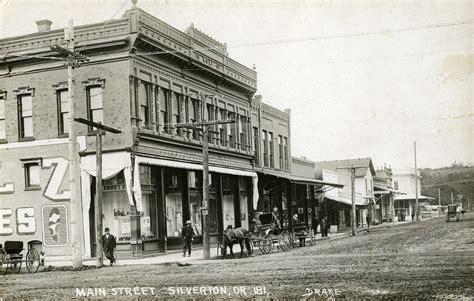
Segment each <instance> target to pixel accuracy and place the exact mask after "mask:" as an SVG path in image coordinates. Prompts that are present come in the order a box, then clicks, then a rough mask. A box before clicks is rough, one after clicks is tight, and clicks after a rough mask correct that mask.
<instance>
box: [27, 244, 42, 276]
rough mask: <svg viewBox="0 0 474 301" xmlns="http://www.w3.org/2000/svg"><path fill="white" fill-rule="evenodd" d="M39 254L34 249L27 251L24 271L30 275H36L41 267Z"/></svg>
mask: <svg viewBox="0 0 474 301" xmlns="http://www.w3.org/2000/svg"><path fill="white" fill-rule="evenodd" d="M40 260H41V259H40V254H39V252H38V251H37V250H36V249H33V248H32V249H29V250H28V253H27V254H26V269H27V270H28V272H30V273H36V272H37V271H38V269H39V267H40V265H41V261H40Z"/></svg>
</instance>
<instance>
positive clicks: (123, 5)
mask: <svg viewBox="0 0 474 301" xmlns="http://www.w3.org/2000/svg"><path fill="white" fill-rule="evenodd" d="M127 3H128V0H125V1H124V2H123V4H122V6H120V8H119V9H118V10H117V11H116V12H115V13H114V14H113V16H112V18H110V19H109V20H107V21H106V22H105V23H104V25H102V27H101V28H100V29H99V31H101V30H102V29H104V28H105V26H107V24H109V23H110V22H111V21H113V20H114V18H115V16H116V15H117V14H118V13H119V12H120V11H121V10H122V8H124V7H125V5H126V4H127ZM91 41H92V40H87V41H86V43H85V44H84V45H83V46H81V47H80V48H79V49H78V50H77V52H81V51H82V50H84V48H85V47H86V46H87V45H89V43H90V42H91Z"/></svg>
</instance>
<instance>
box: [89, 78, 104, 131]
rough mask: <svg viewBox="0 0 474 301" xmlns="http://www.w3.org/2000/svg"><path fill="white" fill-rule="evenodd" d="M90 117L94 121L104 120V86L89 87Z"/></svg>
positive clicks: (101, 121)
mask: <svg viewBox="0 0 474 301" xmlns="http://www.w3.org/2000/svg"><path fill="white" fill-rule="evenodd" d="M87 106H88V118H89V120H92V121H94V122H100V123H103V122H104V107H103V102H102V87H101V86H94V87H89V88H87Z"/></svg>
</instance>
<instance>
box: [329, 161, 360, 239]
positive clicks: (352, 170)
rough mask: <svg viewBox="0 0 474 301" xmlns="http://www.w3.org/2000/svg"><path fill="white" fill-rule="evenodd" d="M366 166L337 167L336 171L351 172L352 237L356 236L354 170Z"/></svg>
mask: <svg viewBox="0 0 474 301" xmlns="http://www.w3.org/2000/svg"><path fill="white" fill-rule="evenodd" d="M366 167H367V166H351V167H338V168H336V169H349V170H350V171H351V201H352V210H351V228H352V229H351V230H352V236H356V234H357V233H356V218H357V214H356V206H355V172H356V168H366Z"/></svg>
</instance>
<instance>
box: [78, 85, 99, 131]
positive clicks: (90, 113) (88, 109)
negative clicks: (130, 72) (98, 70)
mask: <svg viewBox="0 0 474 301" xmlns="http://www.w3.org/2000/svg"><path fill="white" fill-rule="evenodd" d="M82 85H83V86H84V88H85V89H86V107H87V119H89V120H91V121H94V122H97V121H95V120H93V119H92V111H91V98H90V96H91V95H90V90H91V89H93V88H98V87H100V88H102V90H101V91H102V92H101V96H102V123H103V122H104V121H105V120H104V117H105V114H104V111H105V106H104V90H105V79H101V78H91V79H89V80H87V81H83V82H82ZM87 129H88V132H89V133H94V131H95V130H94V128H93V127H91V126H87Z"/></svg>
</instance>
